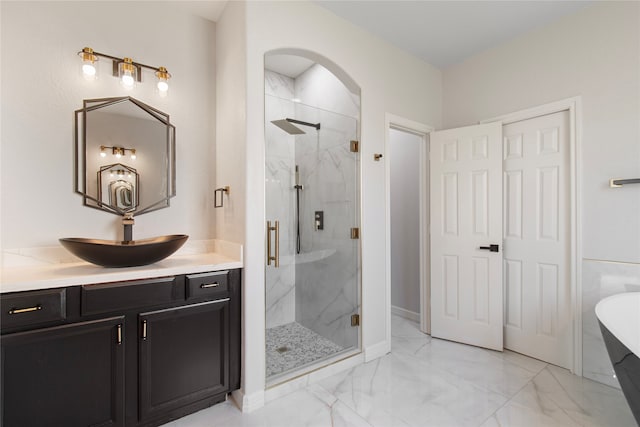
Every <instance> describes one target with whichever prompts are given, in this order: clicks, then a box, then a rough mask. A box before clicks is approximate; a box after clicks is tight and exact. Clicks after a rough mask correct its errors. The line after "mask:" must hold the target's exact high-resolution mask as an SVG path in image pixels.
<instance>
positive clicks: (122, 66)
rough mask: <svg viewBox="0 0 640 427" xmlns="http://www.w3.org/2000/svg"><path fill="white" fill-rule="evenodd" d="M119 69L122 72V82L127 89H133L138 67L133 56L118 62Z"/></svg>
mask: <svg viewBox="0 0 640 427" xmlns="http://www.w3.org/2000/svg"><path fill="white" fill-rule="evenodd" d="M118 71H119V74H120V82H121V83H122V86H124V87H125V89H131V88H132V87H133V86H134V85H135V83H136V77H137V72H138V69H137V68H136V66H135V65H133V60H132V59H131V58H124V59H123V60H122V62H121V63H119V64H118Z"/></svg>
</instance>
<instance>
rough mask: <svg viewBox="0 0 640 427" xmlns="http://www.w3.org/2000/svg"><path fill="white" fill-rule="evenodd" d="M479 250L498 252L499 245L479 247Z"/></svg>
mask: <svg viewBox="0 0 640 427" xmlns="http://www.w3.org/2000/svg"><path fill="white" fill-rule="evenodd" d="M480 249H483V250H485V251H489V252H500V245H489V246H480Z"/></svg>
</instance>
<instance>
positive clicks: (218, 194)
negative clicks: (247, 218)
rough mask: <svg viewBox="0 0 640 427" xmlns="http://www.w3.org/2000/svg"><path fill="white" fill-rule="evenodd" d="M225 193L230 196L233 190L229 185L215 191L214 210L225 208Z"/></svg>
mask: <svg viewBox="0 0 640 427" xmlns="http://www.w3.org/2000/svg"><path fill="white" fill-rule="evenodd" d="M225 193H226V194H227V196H228V195H229V193H231V188H229V186H228V185H227V186H224V187H220V188H216V189H215V191H214V192H213V207H214V208H222V207H224V197H222V196H223V195H224V194H225Z"/></svg>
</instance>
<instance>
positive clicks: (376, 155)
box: [373, 153, 382, 162]
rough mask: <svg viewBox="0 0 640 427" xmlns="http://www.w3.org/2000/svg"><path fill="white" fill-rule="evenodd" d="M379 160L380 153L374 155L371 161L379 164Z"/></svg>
mask: <svg viewBox="0 0 640 427" xmlns="http://www.w3.org/2000/svg"><path fill="white" fill-rule="evenodd" d="M381 158H382V154H380V153H376V154H374V155H373V160H375V161H376V162H379V161H380V159H381Z"/></svg>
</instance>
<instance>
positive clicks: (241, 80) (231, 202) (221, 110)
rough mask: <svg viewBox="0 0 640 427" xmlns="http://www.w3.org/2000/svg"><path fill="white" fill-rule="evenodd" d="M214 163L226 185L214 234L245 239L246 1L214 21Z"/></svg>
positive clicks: (232, 4) (229, 7)
mask: <svg viewBox="0 0 640 427" xmlns="http://www.w3.org/2000/svg"><path fill="white" fill-rule="evenodd" d="M215 46H216V79H215V83H216V90H217V97H216V114H217V116H216V119H215V121H216V123H218V126H217V128H216V163H215V177H216V180H215V182H216V185H215V187H214V188H219V187H224V186H226V185H228V186H229V187H230V189H231V192H230V194H229V195H228V196H224V197H225V203H224V208H219V209H216V210H215V224H216V226H215V236H216V238H218V239H222V240H228V241H232V242H237V243H243V242H244V236H245V215H246V213H245V207H246V204H245V203H246V199H245V198H246V195H247V192H246V177H245V174H244V172H245V168H246V167H245V160H246V159H245V158H246V124H245V122H246V114H247V112H246V102H247V96H246V94H247V88H246V71H247V65H246V62H247V60H246V55H247V52H246V51H247V47H246V46H247V45H246V20H245V3H244V2H240V1H231V2H229V3H227V6H226V7H225V9H224V11H223V14H222V15H221V16H220V19H219V20H218V22H217V24H216V44H215Z"/></svg>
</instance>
